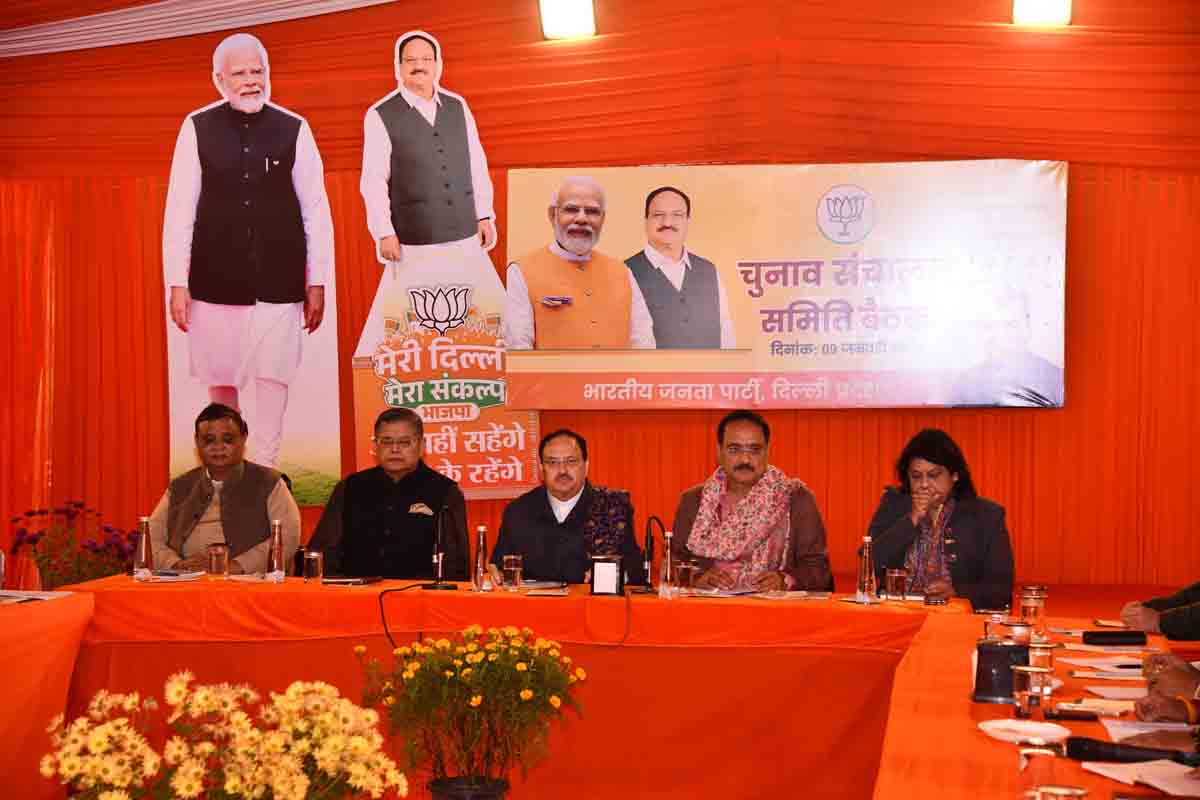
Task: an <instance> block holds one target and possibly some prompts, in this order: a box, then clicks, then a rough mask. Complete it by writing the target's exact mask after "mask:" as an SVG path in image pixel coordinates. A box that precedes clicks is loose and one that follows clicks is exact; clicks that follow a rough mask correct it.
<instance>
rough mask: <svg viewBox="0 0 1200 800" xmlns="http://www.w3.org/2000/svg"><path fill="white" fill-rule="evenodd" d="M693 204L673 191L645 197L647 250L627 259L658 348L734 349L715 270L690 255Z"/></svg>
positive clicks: (722, 290) (726, 304)
mask: <svg viewBox="0 0 1200 800" xmlns="http://www.w3.org/2000/svg"><path fill="white" fill-rule="evenodd" d="M691 218H692V201H691V199H690V198H689V197H688V196H687V195H686V194H684V193H683V192H682V191H681V190H679V189H676V188H675V187H674V186H660V187H659V188H657V189H655V190H654V191H652V192H651V193H650V194H649V195H647V197H646V248H645V249H644V250H642V251H641V252H639V253H635V254H634V255H632V256H630V257H629V258H627V259H625V263H626V265H628V266H629V269H630V271H631V272H633V275H634V277H635V278H637V282H638V286H640V287H641V289H642V295H643V297H645V298H646V305H647V307H649V309H650V316H651V317H653V318H654V341H655V342H656V343H657V344H658V347H659V348H664V349H665V348H711V349H716V348H718V347H719V348H732V347H737V344H736V342H735V340H734V335H733V323H732V322H731V320H730V317H729V301H728V300H727V299H726V296H725V286H724V285H723V284H722V283H721V275H720V273H719V272H718V271H717V268H716V266H715V265H714V264H713V263H712V262H711V261H709V260H708V259H706V258H701V257H700V256H698V255H696V254H695V253H691V252H688V249H687V246H686V242H687V234H688V224H689V223H690V222H691Z"/></svg>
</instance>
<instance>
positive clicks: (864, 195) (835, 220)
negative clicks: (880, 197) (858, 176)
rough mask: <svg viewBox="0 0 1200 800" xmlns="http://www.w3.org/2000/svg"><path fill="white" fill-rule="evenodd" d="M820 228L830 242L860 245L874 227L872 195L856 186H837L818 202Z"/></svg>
mask: <svg viewBox="0 0 1200 800" xmlns="http://www.w3.org/2000/svg"><path fill="white" fill-rule="evenodd" d="M817 227H818V228H819V229H820V230H821V233H823V234H825V238H826V239H829V241H831V242H837V243H838V244H853V243H855V242H861V241H862V240H863V239H865V238H867V235H868V234H870V232H871V229H872V228H874V227H875V203H874V200H873V199H872V198H871V194H870V193H869V192H867V191H866V190H865V189H863V188H862V187H861V186H854V185H853V184H845V183H844V184H841V185H838V186H834V187H833V188H831V189H830V190H829V191H827V192H825V194H824V195H822V196H821V199H820V200H819V201H817Z"/></svg>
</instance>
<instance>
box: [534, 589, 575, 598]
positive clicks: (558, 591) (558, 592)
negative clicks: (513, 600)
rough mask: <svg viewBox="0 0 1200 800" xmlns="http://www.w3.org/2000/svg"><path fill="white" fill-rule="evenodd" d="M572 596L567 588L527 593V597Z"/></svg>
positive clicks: (537, 590)
mask: <svg viewBox="0 0 1200 800" xmlns="http://www.w3.org/2000/svg"><path fill="white" fill-rule="evenodd" d="M570 594H571V592H570V590H568V589H567V587H565V586H560V587H558V588H557V589H530V590H529V591H528V592H525V596H526V597H567V596H568V595H570Z"/></svg>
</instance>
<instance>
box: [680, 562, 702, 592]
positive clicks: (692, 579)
mask: <svg viewBox="0 0 1200 800" xmlns="http://www.w3.org/2000/svg"><path fill="white" fill-rule="evenodd" d="M699 574H700V565H699V564H697V563H696V562H695V561H680V562H678V563H677V564H675V588H676V589H677V590H678V591H679V593H680V594H691V593H692V589H693V588H695V586H696V577H697V576H698V575H699Z"/></svg>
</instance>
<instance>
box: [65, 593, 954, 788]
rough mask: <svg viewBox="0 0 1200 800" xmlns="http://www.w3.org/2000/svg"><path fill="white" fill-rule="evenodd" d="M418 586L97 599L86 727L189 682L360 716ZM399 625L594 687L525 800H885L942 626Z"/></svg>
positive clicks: (498, 600)
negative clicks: (177, 682)
mask: <svg viewBox="0 0 1200 800" xmlns="http://www.w3.org/2000/svg"><path fill="white" fill-rule="evenodd" d="M403 585H405V584H399V583H389V584H378V585H374V586H366V587H353V588H346V587H330V586H320V585H316V584H304V583H303V582H301V581H299V580H296V579H289V580H288V581H287V582H286V583H284V584H283V585H257V584H246V583H236V582H226V581H199V582H195V583H184V584H179V583H176V584H156V585H146V584H137V583H134V582H133V581H132V580H130V579H128V578H125V577H115V578H107V579H104V580H101V581H94V582H92V583H89V584H83V585H82V586H80V587H77V588H81V589H85V590H87V591H91V592H93V593H94V595H95V598H96V614H95V617H94V621H93V624H92V625H91V627H90V628H89V630H88V632H87V634H86V636H85V640H84V644H83V647H82V649H81V652H80V658H79V662H78V667H77V669H76V673H75V677H74V680H73V683H72V691H71V704H72V707H73V709H75V710H79V709H82V708H83V706H84V705H85V704H86V702H87V700H88V699H89V698H90V697H91V695H92V694H93V693H94V692H95V691H97V690H99V689H101V688H105V689H110V690H112V691H129V690H134V689H136V690H139V691H142V692H150V693H153V694H155V695H161V691H162V683H163V681H164V680H165V679H166V677H167V676H168V675H170V674H171V673H173V672H175V671H177V670H180V669H185V668H186V669H191V670H192V671H193V672H195V673H196V675H197V678H198V679H199V680H200V681H202V682H213V681H224V680H228V681H245V682H249V683H253V684H254V685H256V686H257V687H259V688H261V689H264V690H266V689H275V690H278V689H282V688H283V687H285V686H286V685H287V684H288V683H290V682H291V681H293V680H297V679H307V680H314V679H320V680H325V681H328V682H330V683H332V684H334V685H336V686H338V687H339V688H341V690H342V691H343V693H344V694H346V695H347V696H349V697H351V698H355V699H357V697H358V693H359V692H360V691H361V688H362V679H361V675H360V671H359V666H358V663H357V661H356V660H355V659H354V657H353V655H352V652H351V649H352V647H353V646H354V645H356V644H360V643H362V644H366V645H367V646H368V648H369V649H370V651H371V652H372V653H373V654H377V655H380V656H386V655H387V653H388V651H389V644H388V641H387V639H386V638H385V637H384V636H383V634H382V633H381V631H382V628H381V622H380V606H381V593H382V592H383V591H384V590H385V589H395V588H399V587H401V586H403ZM382 607H383V611H384V614H385V615H386V618H387V623H388V628H389V630H390V631H392V634H393V636H394V638H395V639H396V641H397V642H404V641H409V640H411V639H412V638H414V637H416V636H423V635H438V634H442V633H445V632H449V631H455V630H460V629H462V628H464V627H466V626H467V625H470V624H473V623H478V624H481V625H483V626H485V627H488V626H501V625H517V626H521V627H525V626H528V627H530V628H533V629H534V630H535V631H536V632H537V633H538V634H539V635H542V636H546V637H547V638H553V639H558V640H559V641H561V642H563V643H564V645H565V646H566V651H567V652H568V653H569V654H570V655H572V657H573V658H574V659H575V661H576V663H578V664H581V665H583V666H584V667H585V668H586V669H587V670H588V674H589V678H588V680H587V682H586V683H584V684H583V686H582V687H581V695H580V699H581V701H582V703H583V718H582V719H575V718H573V717H570V716H569V717H568V718H567V722H566V724H565V725H561V726H558V727H557V728H556V730H555V732H554V735H553V741H552V742H551V755H550V757H549V758H548V759H546V760H545V761H544V762H543V763H542V764H540V765H539V766H537V767H535V768H534V769H533V770H532V771H531V772H530V774H529V777H528V779H527V780H524V781H523V780H521V779H520V777H519V776H514V788H513V791H512V793H511V797H512V798H513V799H514V800H521V799H522V798H542V797H571V796H575V797H578V796H581V795H580V794H579V790H580V787H582V786H586V787H587V796H589V797H621V798H627V797H648V798H649V797H663V798H666V797H670V798H680V797H688V798H707V797H712V798H727V797H739V798H757V797H762V798H767V797H799V796H804V797H811V798H825V797H828V798H867V797H869V796H870V795H871V791H872V787H873V785H874V782H875V772H876V768H877V765H878V762H879V757H880V748H881V744H882V735H883V729H884V723H885V721H886V718H887V708H888V699H889V697H890V695H891V691H892V681H893V675H894V673H895V668H896V665H897V664H898V663H899V661H900V659H901V657H902V655H903V654H904V652H905V650H906V649H907V648H908V646H909V642H910V641H911V640H912V638H913V637H914V636H915V635H917V633H918V631H919V630H920V629H921V626H922V624H923V622H924V620H925V619H926V616H927V613H926V610H925V609H924V608H923V607H921V606H919V605H914V606H906V607H872V608H863V607H860V606H857V605H853V604H847V603H842V602H837V601H835V600H825V601H809V600H785V601H768V600H760V599H753V598H736V599H734V598H722V599H708V598H683V599H678V600H673V601H663V600H660V599H658V598H657V597H653V596H644V595H634V596H630V597H623V598H622V597H594V596H590V595H588V594H587V593H586V590H584V589H583V588H582V587H575V589H574V590H573V591H572V593H571V594H570V595H569V596H568V597H544V598H542V597H526V596H524V595H517V594H509V593H504V592H493V593H491V594H487V595H480V594H476V593H473V592H468V591H456V592H423V591H421V590H420V589H414V590H412V591H404V592H388V593H386V594H383V596H382ZM962 614H963V610H962V607H961V606H955V607H952V608H946V609H938V610H936V611H934V612H933V613H932V614H931V616H935V617H942V616H946V617H950V616H962ZM414 795H415V796H417V797H420V796H422V792H420V791H416V792H415V793H414Z"/></svg>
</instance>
